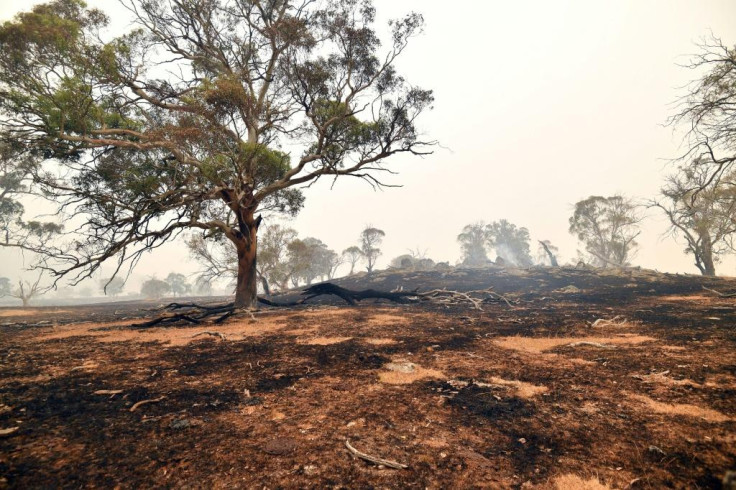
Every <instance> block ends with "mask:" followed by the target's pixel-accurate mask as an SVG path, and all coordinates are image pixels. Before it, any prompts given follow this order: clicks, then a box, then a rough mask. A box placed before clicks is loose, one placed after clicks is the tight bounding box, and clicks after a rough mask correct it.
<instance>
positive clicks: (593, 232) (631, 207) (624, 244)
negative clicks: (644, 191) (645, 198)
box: [570, 195, 641, 267]
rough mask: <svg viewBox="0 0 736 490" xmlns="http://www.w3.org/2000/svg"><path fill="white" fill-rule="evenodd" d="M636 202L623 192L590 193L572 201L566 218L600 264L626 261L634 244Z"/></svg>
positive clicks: (636, 216)
mask: <svg viewBox="0 0 736 490" xmlns="http://www.w3.org/2000/svg"><path fill="white" fill-rule="evenodd" d="M640 220H641V218H640V216H639V214H638V211H637V205H636V204H634V202H633V201H631V200H629V199H627V198H625V197H624V196H620V195H615V196H610V197H601V196H590V197H589V198H588V199H584V200H582V201H579V202H577V203H575V211H574V213H573V215H572V217H571V218H570V233H572V234H574V235H575V236H576V237H577V238H578V240H580V241H581V242H582V243H583V244H584V246H585V250H586V251H587V252H588V253H589V254H590V255H591V259H590V260H591V261H592V262H593V263H595V264H597V265H599V266H601V267H608V266H611V265H613V266H624V265H628V264H629V260H630V259H631V257H632V255H633V253H634V250H635V248H636V246H637V243H636V241H635V238H636V237H637V236H638V235H639V231H638V223H639V221H640Z"/></svg>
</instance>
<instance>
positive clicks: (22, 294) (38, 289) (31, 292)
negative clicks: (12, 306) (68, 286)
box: [10, 274, 48, 307]
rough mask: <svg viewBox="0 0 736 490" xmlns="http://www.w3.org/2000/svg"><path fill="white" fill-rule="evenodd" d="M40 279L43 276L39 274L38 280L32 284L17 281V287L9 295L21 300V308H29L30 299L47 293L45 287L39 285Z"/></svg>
mask: <svg viewBox="0 0 736 490" xmlns="http://www.w3.org/2000/svg"><path fill="white" fill-rule="evenodd" d="M42 277H43V274H39V275H38V278H36V280H35V281H34V282H31V281H24V280H23V279H19V280H18V287H17V288H15V290H13V292H12V293H10V295H11V296H12V297H14V298H18V299H19V300H21V301H22V302H23V307H26V306H29V305H30V304H31V299H33V298H34V297H37V296H40V295H42V294H44V293H45V292H46V291H48V288H47V287H44V286H42V285H41V278H42Z"/></svg>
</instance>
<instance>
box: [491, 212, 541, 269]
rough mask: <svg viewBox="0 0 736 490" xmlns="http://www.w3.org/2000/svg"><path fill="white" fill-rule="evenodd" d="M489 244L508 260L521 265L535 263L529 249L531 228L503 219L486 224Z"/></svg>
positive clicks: (525, 265) (527, 265)
mask: <svg viewBox="0 0 736 490" xmlns="http://www.w3.org/2000/svg"><path fill="white" fill-rule="evenodd" d="M485 231H486V240H487V241H488V245H489V246H490V247H492V248H493V249H495V250H496V254H497V255H498V256H499V257H501V258H503V259H504V260H505V261H506V262H509V263H511V264H513V265H516V266H520V267H529V266H530V265H532V264H533V263H534V261H533V260H532V256H531V252H530V250H529V240H530V238H529V230H527V229H526V228H524V227H521V228H519V227H517V226H516V225H515V224H513V223H509V222H508V221H507V220H505V219H502V220H499V221H494V222H493V223H491V224H489V225H487V226H486V230H485Z"/></svg>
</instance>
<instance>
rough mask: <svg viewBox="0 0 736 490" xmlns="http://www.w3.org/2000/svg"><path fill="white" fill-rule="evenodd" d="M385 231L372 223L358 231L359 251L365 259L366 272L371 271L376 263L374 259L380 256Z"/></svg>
mask: <svg viewBox="0 0 736 490" xmlns="http://www.w3.org/2000/svg"><path fill="white" fill-rule="evenodd" d="M385 236H386V233H385V232H384V231H383V230H381V229H378V228H375V227H373V225H368V226H366V227H365V228H364V229H363V231H362V232H360V251H361V252H362V253H363V257H364V258H365V261H366V269H367V270H368V272H373V268H374V267H375V265H376V260H377V259H378V257H380V256H381V249H380V248H378V247H380V245H381V243H382V242H383V237H385Z"/></svg>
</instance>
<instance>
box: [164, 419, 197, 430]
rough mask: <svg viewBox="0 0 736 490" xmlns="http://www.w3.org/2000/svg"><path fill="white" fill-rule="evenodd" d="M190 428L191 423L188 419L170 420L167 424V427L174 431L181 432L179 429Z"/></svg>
mask: <svg viewBox="0 0 736 490" xmlns="http://www.w3.org/2000/svg"><path fill="white" fill-rule="evenodd" d="M191 426H192V422H191V420H189V419H179V420H172V421H171V423H170V424H169V427H171V428H172V429H174V430H181V429H187V428H189V427H191Z"/></svg>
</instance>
